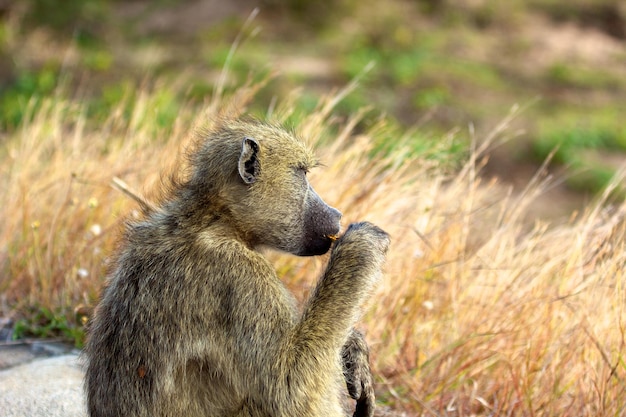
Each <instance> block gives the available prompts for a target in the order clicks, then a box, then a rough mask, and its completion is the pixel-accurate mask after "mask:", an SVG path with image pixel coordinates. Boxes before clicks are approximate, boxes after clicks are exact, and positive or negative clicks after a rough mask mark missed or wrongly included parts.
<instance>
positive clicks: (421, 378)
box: [0, 86, 626, 416]
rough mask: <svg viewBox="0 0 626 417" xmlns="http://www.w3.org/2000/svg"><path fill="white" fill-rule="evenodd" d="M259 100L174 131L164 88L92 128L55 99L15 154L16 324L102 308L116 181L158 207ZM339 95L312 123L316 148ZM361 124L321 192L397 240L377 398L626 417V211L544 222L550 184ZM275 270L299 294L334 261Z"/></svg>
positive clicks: (372, 324)
mask: <svg viewBox="0 0 626 417" xmlns="http://www.w3.org/2000/svg"><path fill="white" fill-rule="evenodd" d="M159 88H165V87H164V86H160V87H159ZM254 90H255V86H247V87H243V88H241V89H239V90H238V91H237V92H236V93H235V95H234V96H232V97H229V98H226V99H224V98H221V97H216V98H214V99H213V101H212V102H211V103H209V105H208V106H207V108H206V109H204V110H202V111H201V110H200V109H197V108H192V107H189V108H183V109H182V111H181V114H180V117H179V119H178V121H177V123H176V125H175V126H174V128H173V129H172V130H171V131H168V132H165V131H159V130H158V129H155V128H154V126H155V124H154V123H153V122H154V120H152V119H151V114H152V113H151V110H150V109H151V99H152V98H153V95H152V93H151V92H150V91H144V93H143V94H140V95H139V97H138V99H137V101H136V102H134V103H131V106H130V107H131V111H130V113H129V114H126V115H124V114H123V112H122V109H123V108H124V106H128V104H129V103H121V104H120V108H119V111H118V112H113V113H112V114H111V117H110V119H109V120H108V121H107V122H106V123H105V124H104V125H102V126H89V123H86V120H85V117H84V109H82V108H81V107H80V106H77V105H76V104H74V103H72V102H71V101H66V100H63V99H61V98H59V97H53V98H49V99H47V100H45V101H44V103H43V106H42V107H41V109H40V110H38V111H37V112H35V113H34V114H33V115H32V117H31V118H30V119H29V120H30V121H28V122H26V123H25V124H24V125H23V126H22V127H21V129H20V130H19V131H18V132H16V133H15V134H11V136H9V137H6V138H4V139H3V147H2V149H1V150H0V159H1V162H2V163H1V164H0V170H1V172H2V175H1V184H0V198H1V200H0V203H1V205H0V210H2V213H1V214H2V218H3V223H2V226H1V229H0V241H1V243H2V246H1V248H2V249H1V252H0V268H1V275H0V291H1V292H2V294H4V299H5V302H6V303H7V305H9V306H10V311H11V312H12V313H19V312H20V311H24V309H25V308H26V307H31V306H35V307H45V308H49V309H52V310H55V311H60V312H61V313H63V314H65V315H66V316H67V317H68V320H70V321H71V320H72V317H73V311H72V310H73V309H74V308H77V307H78V306H80V305H93V304H94V303H95V301H96V299H97V295H98V292H99V289H100V287H101V285H102V283H103V280H104V275H105V271H106V262H107V259H108V256H109V255H110V254H111V253H112V251H113V250H114V246H115V241H116V236H117V234H118V231H119V230H118V229H119V225H120V223H121V221H122V220H123V218H124V217H125V216H127V215H132V212H133V210H134V209H136V208H137V204H136V203H135V202H133V201H132V200H131V199H129V198H128V197H127V196H125V195H124V194H122V193H120V192H119V191H117V190H114V189H113V188H112V187H111V186H110V183H111V180H112V178H113V177H120V178H121V179H123V180H124V181H126V182H127V183H129V184H130V185H131V186H133V187H136V188H137V189H139V190H141V192H142V193H143V192H145V193H147V195H150V190H153V189H155V188H158V184H159V181H160V178H161V177H162V176H161V173H160V170H161V168H162V167H171V166H173V165H174V164H175V163H176V158H174V157H173V155H176V154H178V152H179V150H180V149H181V147H182V148H184V146H185V144H186V143H187V140H188V132H189V131H190V129H191V130H193V128H192V127H191V126H194V125H195V124H198V123H199V124H210V121H207V120H210V117H212V116H215V115H216V114H217V112H218V110H217V109H222V111H224V112H226V113H228V114H231V115H233V114H238V113H239V112H242V111H245V103H246V101H247V100H249V99H250V98H251V97H253V95H254ZM342 94H343V92H340V93H338V94H337V95H334V96H331V97H329V98H328V99H327V100H326V101H324V102H323V103H322V104H321V105H320V107H319V109H318V110H317V111H315V112H314V113H312V114H311V115H310V116H309V117H308V118H307V119H306V120H304V121H303V122H302V123H301V124H300V125H299V126H298V130H299V132H300V133H301V135H302V136H303V137H306V138H308V139H309V140H310V141H311V145H312V146H316V144H317V143H321V142H322V139H324V138H325V136H326V134H327V131H326V127H327V126H328V125H329V124H331V123H333V121H332V120H331V119H332V116H331V114H332V107H333V105H334V102H335V101H336V98H337V97H338V96H341V95H342ZM291 109H293V106H292V104H291V103H290V101H289V99H287V100H286V101H285V102H284V103H283V104H282V105H279V106H277V107H276V108H274V109H273V110H272V116H273V118H274V119H276V120H278V121H280V120H286V119H287V117H288V116H289V114H290V111H291ZM359 117H361V115H355V118H354V119H353V120H350V121H347V122H345V123H336V126H337V127H338V128H339V131H340V133H339V135H338V136H337V138H336V140H334V141H331V142H330V144H329V145H323V146H319V149H318V153H319V154H320V156H321V159H322V161H323V162H324V163H325V164H326V165H327V166H326V167H325V168H322V169H319V170H317V171H316V172H314V173H313V175H312V181H313V183H314V185H315V186H316V188H317V189H318V192H319V193H320V194H321V195H323V196H324V197H325V199H326V200H327V201H328V202H329V203H331V204H333V205H334V206H335V207H338V208H340V209H341V210H342V211H343V212H344V214H345V217H344V224H346V225H347V224H348V223H349V222H351V221H355V220H370V221H373V222H375V223H377V224H379V225H381V226H382V227H383V228H385V229H386V230H387V231H389V232H390V234H391V236H392V239H393V243H392V248H391V251H390V255H389V261H388V264H387V273H386V277H385V280H384V282H383V284H382V286H381V288H380V290H379V291H378V292H377V293H376V295H375V297H374V298H373V301H372V303H371V306H370V307H371V308H370V309H369V312H368V313H367V314H366V316H365V317H364V321H363V328H364V329H365V330H366V333H367V337H368V339H369V340H370V342H371V345H372V361H373V366H374V371H375V373H376V375H377V378H378V395H379V400H380V402H381V403H383V404H384V405H386V406H387V407H389V408H390V409H392V410H395V411H394V413H397V414H402V413H403V412H405V413H406V414H407V415H424V416H471V415H501V416H507V415H513V416H521V415H524V416H535V415H536V416H539V415H541V416H617V415H623V413H624V410H625V409H626V392H624V391H625V389H626V380H625V379H626V369H625V367H626V364H625V362H624V357H623V355H624V351H625V346H624V343H625V339H624V328H625V327H624V326H625V324H624V321H625V318H626V317H625V315H624V310H623V308H624V305H625V301H626V300H625V297H626V296H625V293H624V288H623V287H624V277H625V276H624V275H625V274H624V270H625V265H626V256H625V250H624V249H625V248H624V233H625V221H624V216H625V214H626V206H624V205H622V206H619V207H614V208H613V209H611V210H608V209H602V208H599V207H600V206H597V207H596V206H593V207H589V209H588V210H587V211H585V212H584V213H582V214H581V215H579V216H577V218H575V219H573V220H572V221H571V222H570V223H568V224H566V225H562V226H558V227H557V226H554V227H551V226H549V225H547V224H544V223H540V222H537V223H535V224H531V225H530V226H529V223H528V221H527V219H526V220H525V219H524V212H525V207H527V205H528V204H529V203H530V202H531V201H532V199H533V196H534V195H535V194H536V193H537V192H545V189H546V184H545V183H542V182H541V181H537V182H536V183H533V184H530V185H529V188H528V190H527V192H526V193H524V194H523V195H510V194H509V193H507V192H506V190H505V189H503V188H501V187H500V186H499V185H498V184H497V183H488V184H485V183H483V181H481V179H480V177H479V175H478V174H477V171H478V170H479V168H480V158H481V154H482V151H481V150H480V149H478V150H476V151H475V152H473V153H472V155H471V156H470V158H469V160H468V161H467V163H466V165H465V166H464V167H463V168H462V169H461V170H460V171H459V172H457V173H446V172H442V170H441V169H440V168H439V167H438V166H436V165H435V164H434V163H432V162H429V161H427V160H420V159H407V158H406V157H405V156H404V155H405V152H404V150H405V148H404V143H403V140H402V138H398V144H397V146H396V150H395V152H394V153H393V154H392V155H389V156H386V157H384V158H374V159H372V158H371V157H370V153H369V151H370V150H371V149H372V147H373V143H374V142H375V138H376V137H377V134H378V132H380V130H381V129H384V128H385V127H384V122H381V123H380V125H379V126H377V127H375V128H374V129H373V130H372V131H371V132H368V133H366V134H360V135H356V134H354V133H353V131H352V127H353V125H354V123H355V122H356V121H357V120H358V119H359ZM505 124H506V123H505ZM498 133H499V129H496V131H495V132H494V136H497V134H498ZM166 134H167V138H166V137H164V135H166ZM272 257H273V259H274V260H275V262H276V265H277V269H278V271H279V273H281V274H282V275H284V276H285V280H286V282H287V283H288V285H289V286H290V287H291V288H292V289H294V291H295V292H296V294H297V295H298V296H300V297H302V296H304V295H305V294H306V293H307V291H308V290H309V289H310V286H311V285H312V283H313V281H314V280H315V278H316V274H315V272H316V271H318V270H319V268H320V266H321V264H322V262H321V260H320V259H303V258H295V257H291V256H285V255H274V254H273V255H272ZM5 309H6V307H5ZM6 311H8V310H6ZM6 311H5V312H6Z"/></svg>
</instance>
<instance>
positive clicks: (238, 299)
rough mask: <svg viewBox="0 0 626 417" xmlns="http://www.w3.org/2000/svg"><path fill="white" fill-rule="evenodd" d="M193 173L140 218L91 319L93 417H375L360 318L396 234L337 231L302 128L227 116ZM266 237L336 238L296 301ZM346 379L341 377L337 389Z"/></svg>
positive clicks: (310, 242)
mask: <svg viewBox="0 0 626 417" xmlns="http://www.w3.org/2000/svg"><path fill="white" fill-rule="evenodd" d="M189 157H190V161H189V162H190V163H189V166H190V171H189V172H190V173H189V175H188V176H187V178H185V179H183V180H181V181H179V182H178V183H176V184H174V186H173V187H172V190H171V192H170V194H169V195H168V196H167V197H166V198H164V199H163V200H164V201H163V202H162V203H161V204H160V205H159V206H158V207H156V208H155V209H153V210H152V211H151V212H148V213H147V214H146V216H145V218H144V219H142V220H137V221H135V222H134V223H130V224H129V225H128V226H127V228H126V232H125V234H124V238H123V240H122V243H121V245H120V247H121V249H120V251H119V254H118V256H117V260H116V263H115V267H114V268H113V269H112V272H111V274H110V276H109V279H108V282H107V285H106V288H105V290H104V293H103V296H102V299H101V301H100V303H99V305H98V306H97V308H96V312H95V315H94V318H93V321H92V324H91V326H90V329H89V335H88V341H87V344H86V348H85V353H86V359H87V368H86V377H85V390H86V394H87V406H88V411H89V414H90V415H91V417H122V416H123V417H131V416H141V417H148V416H149V417H154V416H162V417H166V416H167V417H178V416H186V417H187V416H203V417H212V416H239V417H244V416H246V417H261V416H264V417H269V416H272V417H279V416H289V417H308V416H316V417H333V416H346V415H348V414H349V413H350V411H349V409H347V408H346V404H345V403H346V401H345V400H346V397H345V394H343V395H342V391H345V390H346V385H347V391H348V393H349V395H350V396H351V397H352V398H353V399H355V400H357V401H356V408H355V411H354V415H355V416H372V415H373V412H374V391H373V388H372V380H371V374H370V368H369V364H368V350H367V345H366V343H365V341H364V339H363V336H362V335H361V334H360V333H359V332H357V331H356V330H354V329H353V326H354V325H355V323H356V321H357V320H358V318H359V315H360V310H361V308H362V304H363V302H364V301H365V300H366V299H367V298H368V296H369V294H370V293H371V291H372V290H373V288H374V286H375V284H376V282H377V281H378V280H379V277H380V275H381V267H382V264H383V261H384V258H385V254H386V251H387V248H388V245H389V237H388V235H387V234H386V233H385V232H384V231H383V230H381V229H379V228H378V227H376V226H374V225H373V224H371V223H367V222H362V223H355V224H352V225H350V226H349V227H348V228H347V230H346V231H345V233H344V234H343V235H342V236H340V237H337V236H336V235H337V234H338V233H339V232H340V218H341V213H340V212H339V211H338V210H336V209H334V208H332V207H330V206H328V205H327V204H326V203H325V202H324V201H323V200H322V199H321V198H320V197H319V196H318V195H317V194H316V192H315V191H314V190H313V188H312V187H311V185H310V184H309V182H308V180H307V178H306V173H307V171H308V170H309V169H311V168H313V167H315V166H316V165H317V162H316V160H315V159H314V157H313V155H312V153H311V152H310V151H309V150H308V148H307V147H306V146H305V145H304V144H303V143H302V142H301V141H299V140H298V139H296V138H295V136H294V135H292V134H290V133H288V132H287V131H285V130H283V129H282V128H279V127H277V126H273V125H270V124H267V123H263V122H259V121H256V120H228V121H226V120H224V121H221V122H220V123H219V124H218V127H216V128H215V129H213V130H212V131H211V132H210V133H207V134H205V135H204V139H203V140H202V141H201V142H200V145H199V146H197V148H196V149H195V150H194V152H192V153H190V155H189ZM260 247H270V248H274V249H278V250H281V251H285V252H289V253H292V254H295V255H300V256H313V255H321V254H324V253H326V252H328V251H329V250H330V256H329V260H328V264H327V267H326V269H325V272H324V273H323V275H322V276H321V278H320V279H319V281H318V283H317V285H316V287H315V288H314V289H313V290H312V293H311V295H310V297H309V299H308V300H307V302H306V303H305V305H304V306H303V307H302V309H301V310H300V309H299V308H298V307H297V306H296V302H295V298H294V297H293V295H292V294H291V293H290V292H289V291H288V290H287V289H286V287H285V286H284V285H283V283H282V282H281V281H280V280H279V278H278V277H277V275H276V272H275V271H274V269H273V267H272V266H271V264H270V263H269V262H268V260H267V259H266V258H265V257H264V256H263V255H262V254H261V253H260V252H259V251H258V249H259V248H260ZM342 386H343V388H342Z"/></svg>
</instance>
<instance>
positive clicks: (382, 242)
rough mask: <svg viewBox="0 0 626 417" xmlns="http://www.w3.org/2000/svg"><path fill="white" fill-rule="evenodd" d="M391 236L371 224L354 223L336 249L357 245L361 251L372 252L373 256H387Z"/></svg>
mask: <svg viewBox="0 0 626 417" xmlns="http://www.w3.org/2000/svg"><path fill="white" fill-rule="evenodd" d="M389 243H390V240H389V235H388V234H387V232H385V231H384V230H383V229H381V228H380V227H378V226H376V225H374V224H372V223H369V222H360V223H352V224H351V225H350V226H349V227H348V230H346V233H344V234H343V236H341V237H340V238H339V240H338V242H337V245H336V246H335V249H337V248H339V247H341V246H346V245H356V246H357V247H358V249H359V250H364V251H372V252H375V253H372V255H378V256H380V255H383V256H384V255H385V254H386V253H387V250H388V249H389Z"/></svg>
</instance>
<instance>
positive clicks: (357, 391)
mask: <svg viewBox="0 0 626 417" xmlns="http://www.w3.org/2000/svg"><path fill="white" fill-rule="evenodd" d="M341 356H342V360H343V374H344V377H345V379H346V385H347V387H348V393H349V394H350V397H352V398H353V399H355V400H356V410H355V412H354V415H353V417H372V416H373V415H374V408H375V402H376V398H375V395H374V385H373V381H372V373H371V371H370V364H369V348H368V346H367V343H366V342H365V338H364V337H363V334H362V333H361V332H359V331H358V330H356V329H352V332H351V333H350V336H348V341H347V342H346V344H345V345H344V346H343V350H342V353H341Z"/></svg>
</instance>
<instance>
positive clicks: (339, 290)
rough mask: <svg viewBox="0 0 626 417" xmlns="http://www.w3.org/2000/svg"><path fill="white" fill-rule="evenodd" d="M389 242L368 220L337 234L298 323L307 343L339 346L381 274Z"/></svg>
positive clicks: (336, 349) (328, 348) (332, 348)
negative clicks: (339, 234)
mask: <svg viewBox="0 0 626 417" xmlns="http://www.w3.org/2000/svg"><path fill="white" fill-rule="evenodd" d="M388 246H389V235H387V233H385V232H384V231H383V230H381V229H380V228H378V227H376V226H374V225H373V224H371V223H367V222H364V223H355V224H352V225H350V227H349V228H348V230H347V231H346V233H345V234H344V235H343V236H342V237H341V238H339V240H338V241H337V243H336V245H335V246H334V247H333V249H332V252H331V256H330V261H329V262H328V266H327V268H326V272H325V273H324V275H323V276H322V278H321V279H320V280H319V282H318V284H317V287H316V288H315V291H314V292H313V294H312V295H311V297H310V299H309V301H308V303H307V306H306V308H305V310H304V313H303V316H302V321H301V322H300V324H299V327H300V328H299V332H300V334H301V338H302V339H303V340H306V342H307V345H310V344H312V343H313V344H315V345H316V346H315V348H314V349H316V350H318V351H320V350H321V351H326V352H328V351H332V352H339V351H340V350H341V349H342V347H343V345H344V343H345V342H346V338H347V335H349V334H350V333H351V331H352V327H353V326H354V324H355V323H356V321H357V320H358V318H359V315H360V309H361V305H362V304H363V303H364V302H365V301H366V298H367V296H368V295H369V294H370V292H371V291H372V289H373V287H374V285H375V284H376V282H377V281H378V280H379V278H380V275H381V269H382V264H383V262H384V258H385V254H386V252H387V248H388Z"/></svg>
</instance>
